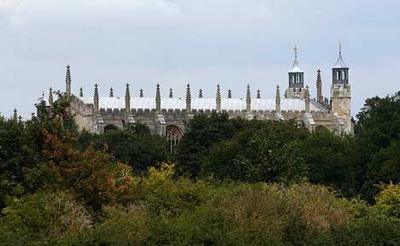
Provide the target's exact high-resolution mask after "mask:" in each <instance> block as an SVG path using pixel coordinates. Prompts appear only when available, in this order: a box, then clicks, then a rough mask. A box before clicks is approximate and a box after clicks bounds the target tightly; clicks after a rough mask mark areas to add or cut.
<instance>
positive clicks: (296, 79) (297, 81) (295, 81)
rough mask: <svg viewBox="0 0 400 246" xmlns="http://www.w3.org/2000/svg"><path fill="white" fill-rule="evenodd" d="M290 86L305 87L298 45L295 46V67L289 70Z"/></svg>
mask: <svg viewBox="0 0 400 246" xmlns="http://www.w3.org/2000/svg"><path fill="white" fill-rule="evenodd" d="M289 88H304V72H303V70H301V68H300V66H299V61H298V54H297V47H296V46H295V47H294V62H293V67H292V69H291V70H290V71H289Z"/></svg>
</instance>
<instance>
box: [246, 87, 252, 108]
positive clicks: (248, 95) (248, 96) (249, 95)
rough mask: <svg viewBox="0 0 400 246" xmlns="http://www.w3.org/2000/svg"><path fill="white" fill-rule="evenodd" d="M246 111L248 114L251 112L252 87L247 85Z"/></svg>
mask: <svg viewBox="0 0 400 246" xmlns="http://www.w3.org/2000/svg"><path fill="white" fill-rule="evenodd" d="M246 111H247V113H250V111H251V94H250V85H247V92H246Z"/></svg>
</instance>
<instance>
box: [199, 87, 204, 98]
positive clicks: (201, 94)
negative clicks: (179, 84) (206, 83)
mask: <svg viewBox="0 0 400 246" xmlns="http://www.w3.org/2000/svg"><path fill="white" fill-rule="evenodd" d="M199 98H203V90H202V89H200V90H199Z"/></svg>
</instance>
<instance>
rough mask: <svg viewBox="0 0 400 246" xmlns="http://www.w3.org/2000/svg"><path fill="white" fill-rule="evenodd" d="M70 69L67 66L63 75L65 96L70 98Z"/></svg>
mask: <svg viewBox="0 0 400 246" xmlns="http://www.w3.org/2000/svg"><path fill="white" fill-rule="evenodd" d="M70 68H71V67H70V66H69V65H67V72H66V75H65V93H66V94H67V96H71V83H72V81H71V69H70Z"/></svg>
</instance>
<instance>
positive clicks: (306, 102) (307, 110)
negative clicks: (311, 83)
mask: <svg viewBox="0 0 400 246" xmlns="http://www.w3.org/2000/svg"><path fill="white" fill-rule="evenodd" d="M304 97H305V100H304V101H305V104H306V105H305V108H306V113H310V92H309V90H308V85H307V86H306V90H305V95H304Z"/></svg>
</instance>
